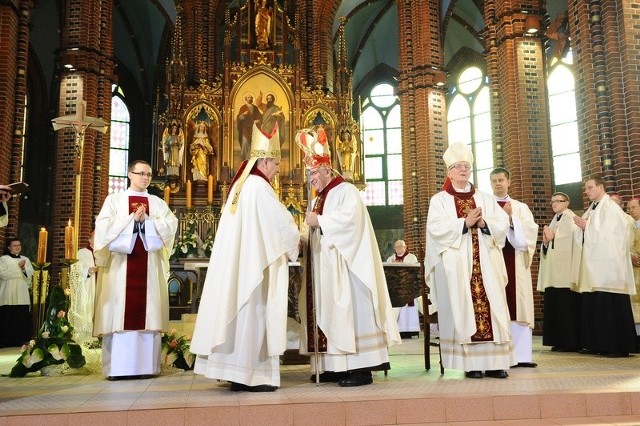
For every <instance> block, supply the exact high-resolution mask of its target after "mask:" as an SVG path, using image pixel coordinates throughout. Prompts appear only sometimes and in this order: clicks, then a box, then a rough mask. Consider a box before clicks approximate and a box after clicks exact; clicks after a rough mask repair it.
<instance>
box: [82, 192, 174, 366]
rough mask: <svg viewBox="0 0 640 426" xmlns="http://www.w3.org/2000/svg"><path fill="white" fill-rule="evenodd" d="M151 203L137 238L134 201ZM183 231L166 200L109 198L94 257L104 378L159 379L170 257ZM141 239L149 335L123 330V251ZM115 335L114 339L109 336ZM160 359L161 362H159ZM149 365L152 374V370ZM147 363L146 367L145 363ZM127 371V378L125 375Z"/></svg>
mask: <svg viewBox="0 0 640 426" xmlns="http://www.w3.org/2000/svg"><path fill="white" fill-rule="evenodd" d="M130 195H131V196H138V197H147V198H148V202H149V212H148V213H147V214H148V217H147V219H146V220H145V222H144V229H145V233H144V235H140V234H139V235H136V234H134V233H133V224H134V222H135V221H134V219H133V213H129V211H130V207H129V196H130ZM177 228H178V219H177V218H176V217H175V215H174V214H173V212H172V211H171V209H170V208H169V206H167V204H166V203H165V202H164V200H162V199H160V198H158V197H156V196H155V195H150V194H148V193H147V192H146V191H145V192H136V191H132V190H130V189H129V190H127V191H125V192H120V193H115V194H111V195H109V196H107V198H106V199H105V202H104V204H103V206H102V209H101V210H100V213H99V214H98V218H97V219H96V229H95V237H94V254H95V258H96V265H97V266H98V267H99V268H100V269H99V271H98V286H97V287H98V289H99V290H100V293H99V294H98V295H96V297H97V298H98V300H97V302H96V304H95V308H96V310H95V315H94V331H93V332H94V335H95V336H103V337H104V338H106V339H107V340H110V341H109V345H104V344H103V349H102V354H103V361H102V370H103V374H104V375H105V376H121V375H143V374H158V373H159V372H160V350H159V349H160V346H159V342H160V332H161V331H166V330H167V329H168V327H169V292H168V288H167V281H168V279H169V255H170V254H171V250H172V249H173V240H174V238H175V233H176V230H177ZM135 238H142V239H143V244H144V246H145V247H146V248H147V250H148V252H149V253H148V259H147V300H146V311H145V329H144V330H137V331H129V330H124V318H125V300H126V286H127V279H126V277H127V256H128V255H127V253H126V252H122V251H123V250H121V248H122V247H124V246H127V245H132V243H131V242H132V241H135ZM110 335H112V336H110ZM155 358H157V362H156V361H155ZM149 359H154V361H153V362H152V363H151V364H150V365H151V367H152V370H153V371H150V370H149V362H148V360H149ZM141 360H142V361H141ZM123 371H127V372H128V373H127V374H122V372H123Z"/></svg>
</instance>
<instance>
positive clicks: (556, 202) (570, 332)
mask: <svg viewBox="0 0 640 426" xmlns="http://www.w3.org/2000/svg"><path fill="white" fill-rule="evenodd" d="M569 201H570V200H569V196H568V195H567V194H565V193H564V192H556V193H555V194H553V195H552V196H551V209H552V210H553V219H552V220H551V223H549V225H545V226H544V227H543V228H542V245H541V246H540V271H539V272H538V287H537V289H538V291H541V292H544V311H543V312H544V315H543V319H542V321H543V322H542V344H543V345H545V346H551V350H552V351H554V352H577V351H578V350H580V348H581V347H582V346H581V342H580V333H581V324H582V322H581V318H582V295H581V294H580V293H579V292H578V291H577V289H576V288H574V285H573V284H572V283H571V268H570V267H569V265H571V263H572V259H573V249H574V243H573V233H574V231H575V230H576V225H575V223H573V217H574V216H575V213H574V212H573V211H571V210H570V209H569Z"/></svg>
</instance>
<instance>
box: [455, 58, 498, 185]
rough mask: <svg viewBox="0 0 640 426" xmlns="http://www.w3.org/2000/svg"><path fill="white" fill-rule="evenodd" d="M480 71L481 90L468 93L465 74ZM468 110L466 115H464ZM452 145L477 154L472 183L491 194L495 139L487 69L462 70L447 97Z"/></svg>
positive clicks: (469, 90) (473, 67)
mask: <svg viewBox="0 0 640 426" xmlns="http://www.w3.org/2000/svg"><path fill="white" fill-rule="evenodd" d="M470 69H476V70H478V71H479V74H478V77H477V79H478V84H477V87H475V88H472V89H466V88H465V85H468V84H469V83H470V82H469V81H466V79H465V77H464V76H465V73H467V72H469V71H468V70H470ZM462 109H464V111H461V110H462ZM447 125H448V139H449V143H454V142H464V143H466V144H467V145H469V146H470V147H471V151H472V152H473V158H474V161H473V164H472V168H473V169H472V175H471V177H470V181H472V182H473V183H474V185H476V186H477V187H478V188H479V189H482V190H485V191H488V192H491V182H490V178H489V175H490V173H491V170H493V167H494V162H493V139H492V130H491V100H490V93H489V80H488V77H487V74H486V71H485V70H484V68H483V67H481V66H478V65H475V64H469V65H465V66H463V67H461V70H460V72H459V73H458V74H457V78H456V80H455V83H454V84H453V85H452V86H451V87H450V92H449V96H448V97H447Z"/></svg>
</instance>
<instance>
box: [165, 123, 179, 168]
mask: <svg viewBox="0 0 640 426" xmlns="http://www.w3.org/2000/svg"><path fill="white" fill-rule="evenodd" d="M183 153H184V132H183V131H182V125H181V124H180V122H178V121H177V120H173V121H171V122H170V123H169V124H168V125H167V127H165V129H164V132H163V134H162V154H163V156H164V164H165V167H166V169H167V175H169V176H177V175H178V172H179V170H180V166H182V156H183Z"/></svg>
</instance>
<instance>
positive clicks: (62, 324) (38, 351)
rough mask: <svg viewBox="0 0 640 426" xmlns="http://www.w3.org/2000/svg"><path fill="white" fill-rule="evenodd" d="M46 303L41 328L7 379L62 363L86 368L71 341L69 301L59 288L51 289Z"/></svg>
mask: <svg viewBox="0 0 640 426" xmlns="http://www.w3.org/2000/svg"><path fill="white" fill-rule="evenodd" d="M48 302H49V303H48V305H47V316H46V318H45V321H44V323H43V324H42V327H40V330H39V331H38V334H37V335H36V338H35V339H33V340H31V341H30V342H29V343H28V344H25V345H23V346H22V348H21V350H22V354H21V355H20V358H18V359H17V361H16V365H14V366H13V368H12V369H11V373H9V376H10V377H24V376H26V375H27V373H30V372H33V371H38V370H40V369H42V368H44V367H47V366H50V365H55V364H64V363H65V362H66V363H67V364H68V365H69V367H71V368H80V367H82V366H84V365H85V363H86V360H85V358H84V356H83V355H82V348H81V347H80V345H78V344H77V343H76V342H74V341H73V339H72V335H73V327H72V326H71V324H69V319H68V318H67V310H68V307H69V300H68V299H67V297H66V296H65V294H64V290H62V288H61V287H60V286H54V287H52V289H51V293H50V294H49V301H48Z"/></svg>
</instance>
